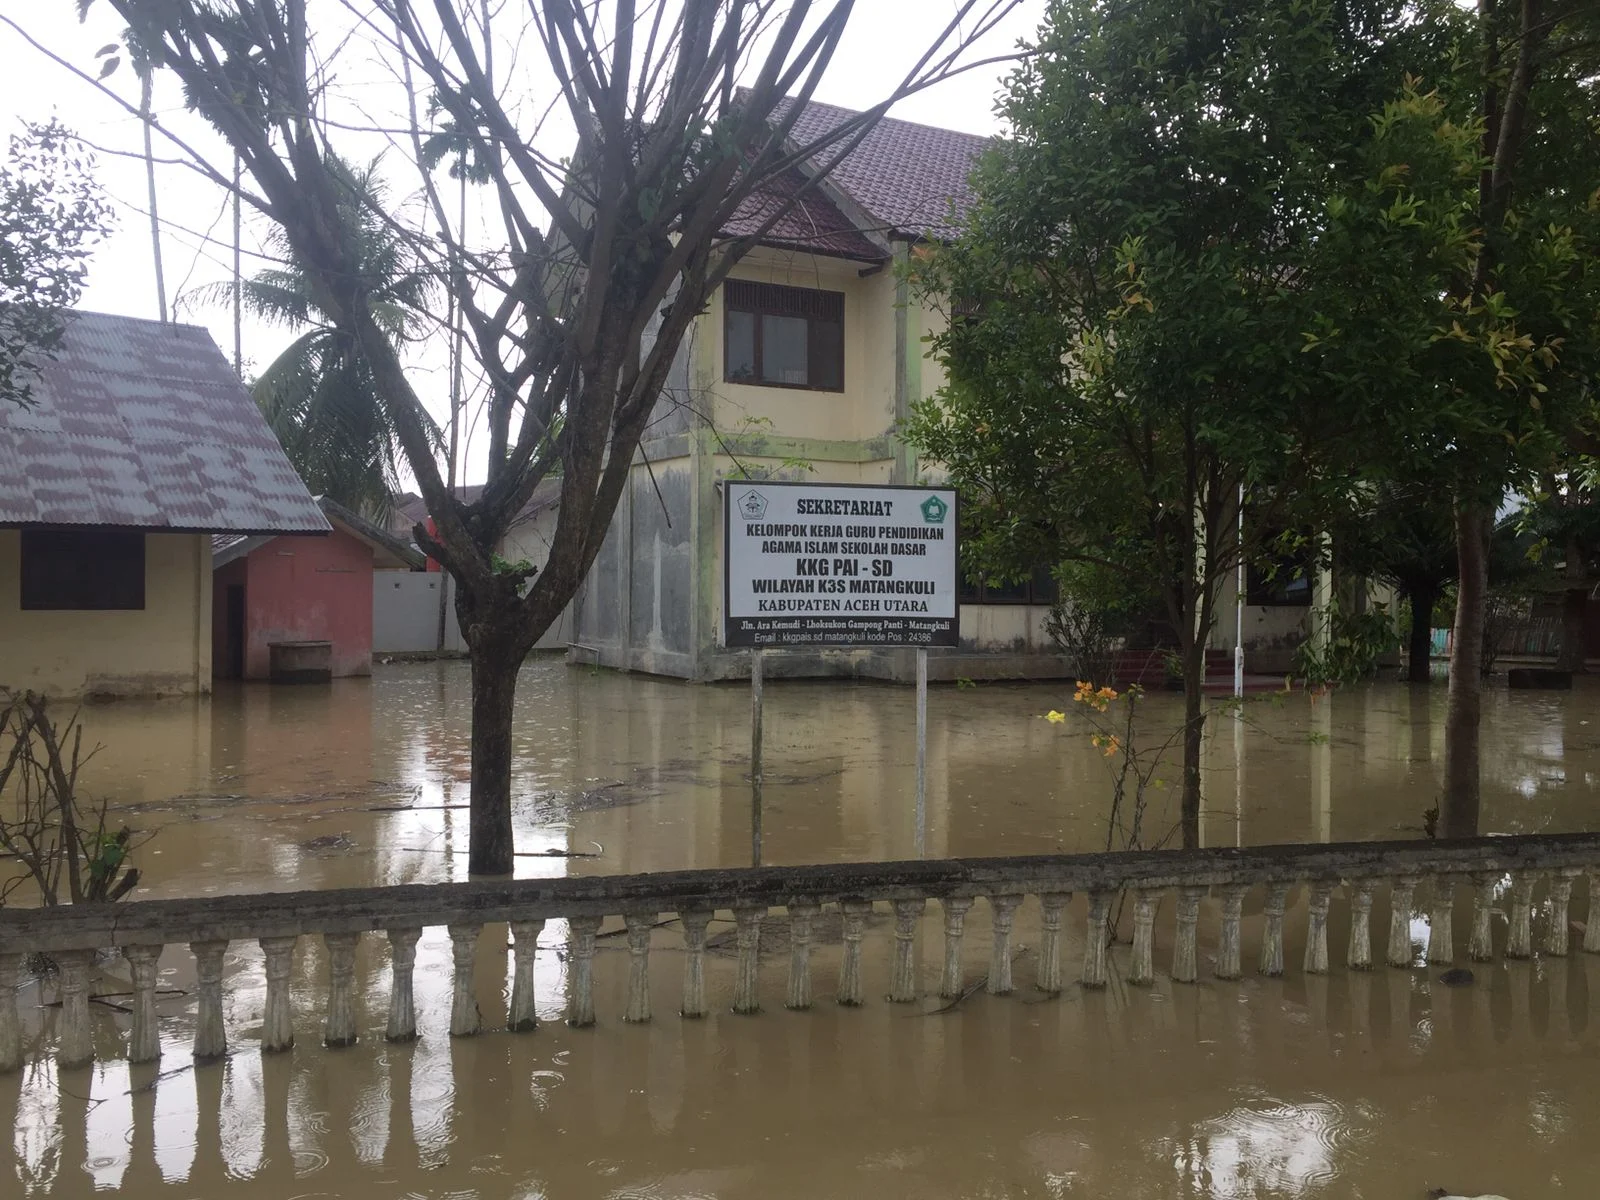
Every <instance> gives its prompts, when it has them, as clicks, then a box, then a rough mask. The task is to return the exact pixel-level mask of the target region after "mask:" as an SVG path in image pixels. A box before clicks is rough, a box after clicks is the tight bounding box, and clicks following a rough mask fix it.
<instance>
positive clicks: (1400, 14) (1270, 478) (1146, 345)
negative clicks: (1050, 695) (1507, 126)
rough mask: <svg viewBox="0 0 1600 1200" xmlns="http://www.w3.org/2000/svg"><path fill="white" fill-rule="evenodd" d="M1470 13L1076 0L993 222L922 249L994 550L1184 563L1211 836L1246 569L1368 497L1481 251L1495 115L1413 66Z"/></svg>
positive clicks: (986, 206) (1008, 160)
mask: <svg viewBox="0 0 1600 1200" xmlns="http://www.w3.org/2000/svg"><path fill="white" fill-rule="evenodd" d="M1454 28H1455V18H1454V16H1453V9H1451V6H1449V5H1443V6H1440V8H1439V9H1437V10H1435V11H1432V12H1431V15H1430V17H1429V19H1427V20H1422V19H1420V18H1419V13H1418V10H1417V7H1416V6H1415V5H1413V4H1410V3H1403V2H1399V0H1394V2H1390V0H1363V2H1357V3H1333V2H1331V0H1311V2H1309V3H1303V4H1297V5H1292V6H1291V5H1283V4H1279V3H1275V2H1274V0H1250V2H1245V3H1235V4H1227V5H1222V4H1217V3H1214V2H1211V0H1161V2H1158V3H1148V4H1137V5H1129V4H1120V3H1111V2H1107V0H1059V2H1058V3H1055V4H1053V5H1052V7H1051V9H1050V13H1049V17H1048V20H1047V23H1046V25H1045V27H1044V29H1043V31H1042V32H1041V35H1040V41H1039V44H1038V47H1037V53H1036V54H1035V55H1033V56H1032V57H1031V58H1030V59H1029V60H1028V61H1027V63H1026V65H1025V66H1023V67H1022V68H1020V69H1019V71H1018V72H1017V74H1016V76H1015V78H1014V79H1013V81H1012V84H1011V88H1010V91H1009V94H1008V95H1007V96H1006V97H1005V99H1004V101H1003V111H1004V113H1005V116H1006V117H1007V118H1008V119H1009V121H1010V124H1011V127H1012V130H1013V134H1012V137H1011V138H1010V139H1009V140H1008V141H1007V142H1006V143H1005V144H1004V145H1003V146H1001V147H1000V148H999V149H997V150H996V151H995V152H994V153H993V154H992V155H991V156H990V157H989V159H988V161H987V162H986V163H985V164H984V165H983V166H982V168H981V169H980V170H979V172H978V174H977V176H976V180H975V182H976V185H977V190H978V194H979V197H980V201H981V202H980V204H979V205H978V207H977V209H976V211H975V213H974V216H973V219H972V221H971V225H970V229H969V230H968V232H967V234H966V236H965V237H964V238H963V239H962V240H961V241H960V242H959V244H957V245H955V246H953V247H951V248H949V249H948V250H946V251H942V252H939V253H935V254H933V255H931V256H930V257H929V259H928V260H927V261H926V262H925V264H924V269H923V273H922V277H921V281H922V284H923V286H924V287H925V288H926V289H927V290H928V291H929V292H930V294H933V295H943V296H949V297H952V298H953V300H952V320H951V323H950V325H949V328H948V330H947V331H946V332H944V333H942V334H940V335H938V336H937V337H936V338H935V339H934V349H935V350H936V352H938V353H939V354H940V355H941V356H942V357H943V359H944V360H945V362H946V363H947V365H948V368H949V373H950V383H949V386H948V387H947V388H946V389H945V390H944V391H943V392H942V393H941V394H939V395H938V396H936V397H935V398H933V399H932V400H931V401H930V402H928V403H927V404H925V405H924V406H923V407H922V409H921V410H920V411H919V412H918V414H917V416H916V419H915V421H914V422H913V425H912V428H911V434H912V436H913V438H914V439H915V440H916V441H917V442H918V443H920V445H921V447H922V449H923V450H924V451H925V453H926V454H928V455H929V456H930V457H932V458H933V459H936V460H938V461H939V462H941V463H942V464H944V466H945V468H946V469H948V471H949V472H950V474H951V477H952V479H953V480H954V481H955V482H956V483H957V484H958V486H960V487H961V488H962V489H963V491H964V493H965V495H966V496H967V497H968V501H969V502H968V507H967V509H966V513H967V516H968V518H969V519H970V520H971V523H972V534H973V536H972V537H971V538H970V539H969V541H968V543H967V546H968V550H969V553H970V555H971V561H970V563H969V566H970V567H972V568H975V569H978V570H983V571H988V572H990V573H996V574H1011V575H1018V574H1021V573H1023V572H1025V571H1027V570H1029V569H1031V568H1032V567H1034V566H1035V565H1037V564H1038V563H1040V562H1055V561H1064V560H1065V561H1071V560H1078V561H1088V562H1098V563H1101V564H1103V565H1105V566H1107V567H1108V568H1110V569H1113V570H1117V571H1121V572H1123V573H1124V574H1126V575H1127V576H1128V577H1129V578H1130V579H1132V580H1136V581H1141V582H1143V581H1150V580H1154V581H1156V582H1157V583H1158V585H1159V586H1160V587H1161V588H1162V589H1163V591H1164V594H1165V598H1166V603H1167V608H1168V612H1169V615H1170V618H1171V620H1172V624H1173V626H1174V627H1175V628H1176V630H1177V633H1178V643H1179V649H1180V652H1181V655H1182V660H1183V677H1184V688H1185V696H1186V727H1185V737H1184V786H1183V798H1182V821H1183V833H1184V841H1185V844H1187V845H1195V844H1197V841H1198V838H1199V815H1200V799H1201V797H1200V750H1201V737H1202V730H1203V724H1204V707H1203V696H1202V685H1203V682H1204V652H1205V645H1206V639H1207V636H1208V634H1209V632H1210V630H1211V628H1212V626H1213V623H1214V621H1215V618H1216V615H1217V614H1216V603H1217V595H1218V591H1219V589H1220V587H1221V585H1222V583H1223V581H1224V580H1225V579H1226V578H1227V577H1228V576H1229V574H1230V573H1231V572H1232V571H1233V569H1234V568H1235V566H1236V565H1237V563H1238V561H1239V556H1240V555H1241V554H1243V555H1249V556H1254V555H1255V554H1257V553H1258V552H1259V551H1260V550H1261V548H1262V545H1263V542H1264V539H1266V538H1269V537H1271V536H1272V535H1274V534H1277V533H1281V532H1282V531H1284V530H1286V529H1295V528H1300V527H1304V526H1307V525H1310V526H1312V527H1315V525H1316V523H1317V522H1319V521H1320V520H1322V519H1323V518H1324V517H1325V515H1326V513H1327V512H1328V511H1330V508H1331V507H1332V506H1334V505H1335V504H1336V503H1342V497H1343V496H1344V495H1345V493H1346V492H1347V491H1348V490H1349V488H1350V487H1351V481H1352V479H1353V477H1354V469H1353V468H1354V465H1355V464H1354V458H1355V452H1356V451H1359V450H1360V449H1361V448H1362V447H1364V446H1365V445H1366V442H1367V439H1368V438H1369V437H1370V436H1371V434H1372V431H1373V429H1374V428H1375V426H1376V424H1377V423H1378V422H1379V421H1380V420H1381V418H1382V415H1383V413H1384V412H1385V411H1386V409H1388V408H1389V407H1390V406H1392V405H1395V404H1397V403H1400V404H1415V403H1416V402H1417V399H1416V396H1415V394H1414V393H1415V391H1416V388H1415V387H1414V386H1413V385H1415V384H1416V382H1417V379H1418V368H1417V366H1416V362H1417V361H1418V360H1419V359H1421V358H1422V357H1423V356H1425V355H1426V353H1427V352H1428V350H1429V348H1430V346H1431V345H1432V339H1433V337H1434V335H1435V333H1436V329H1437V326H1436V325H1435V324H1434V323H1433V321H1432V318H1433V317H1435V316H1436V313H1435V311H1434V310H1435V309H1436V307H1437V298H1436V296H1433V295H1430V294H1429V291H1428V289H1429V288H1430V287H1433V286H1434V280H1435V279H1436V278H1437V276H1438V275H1439V273H1440V271H1441V270H1445V269H1452V268H1453V269H1460V268H1462V267H1463V266H1464V265H1465V264H1467V263H1469V262H1470V259H1471V238H1470V235H1469V232H1468V229H1467V227H1466V226H1465V223H1464V221H1463V217H1464V215H1465V213H1464V210H1463V208H1462V198H1461V195H1460V190H1459V186H1453V185H1454V184H1455V182H1456V181H1458V180H1459V179H1461V178H1463V177H1469V176H1470V173H1471V169H1472V152H1473V150H1474V149H1475V142H1474V139H1473V136H1472V134H1471V131H1470V130H1463V129H1460V128H1458V127H1457V126H1455V125H1453V124H1452V123H1451V122H1450V121H1449V120H1448V118H1447V113H1446V111H1445V106H1444V104H1443V102H1442V101H1441V100H1440V99H1439V98H1438V97H1437V96H1436V95H1434V94H1432V93H1431V92H1428V91H1425V90H1423V88H1422V86H1419V85H1417V84H1415V83H1409V82H1408V76H1409V75H1411V74H1412V73H1415V72H1417V71H1418V70H1419V67H1421V66H1436V65H1438V64H1442V63H1443V62H1444V61H1446V58H1447V50H1448V47H1449V40H1450V36H1451V34H1452V31H1453V29H1454ZM1414 174H1420V175H1423V176H1424V177H1425V178H1426V179H1427V180H1429V184H1428V186H1427V187H1425V188H1419V187H1417V186H1416V185H1415V184H1414V182H1413V175H1414ZM1374 263H1381V264H1383V270H1381V271H1379V272H1376V273H1375V272H1373V271H1372V270H1371V266H1372V264H1374ZM1241 493H1244V494H1246V495H1247V496H1248V503H1249V505H1250V508H1251V513H1252V519H1251V520H1250V522H1249V523H1248V526H1249V528H1250V529H1251V530H1252V531H1253V533H1252V538H1253V542H1252V541H1246V542H1245V543H1244V544H1241V542H1240V539H1239V537H1238V534H1237V528H1238V517H1239V505H1240V497H1241Z"/></svg>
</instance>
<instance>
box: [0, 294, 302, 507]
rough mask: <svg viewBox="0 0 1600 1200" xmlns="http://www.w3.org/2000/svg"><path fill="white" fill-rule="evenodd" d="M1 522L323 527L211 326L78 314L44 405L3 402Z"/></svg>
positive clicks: (36, 397) (36, 390)
mask: <svg viewBox="0 0 1600 1200" xmlns="http://www.w3.org/2000/svg"><path fill="white" fill-rule="evenodd" d="M0 525H101V526H116V527H121V528H128V529H170V530H187V531H193V532H216V533H222V532H227V533H234V534H240V533H325V532H327V530H328V522H327V521H326V520H325V519H324V518H323V515H322V512H321V510H320V509H318V508H317V506H316V504H315V502H313V500H312V499H311V494H310V493H309V492H307V491H306V486H305V484H304V483H302V482H301V480H300V476H299V475H297V474H296V473H295V470H294V468H293V467H292V466H290V465H289V460H288V458H287V457H285V456H284V453H283V449H282V447H280V446H279V445H278V440H277V439H276V438H275V437H273V435H272V431H271V430H270V429H268V428H267V423H266V420H265V419H264V418H263V417H262V415H261V411H260V410H259V409H258V408H257V407H256V405H255V401H253V400H252V399H251V398H250V393H249V392H247V391H246V390H245V388H244V385H243V384H241V383H240V382H239V380H238V378H237V377H236V376H235V375H234V374H233V371H232V369H231V368H230V367H229V366H228V362H227V359H225V358H224V357H223V356H222V351H220V350H219V349H217V345H216V343H215V342H213V341H212V340H211V335H210V334H208V333H207V332H206V331H205V330H203V329H200V328H198V327H196V326H193V325H162V324H159V323H158V322H155V321H141V320H136V319H134V318H131V317H114V316H108V315H105V314H103V313H84V312H75V313H72V314H70V315H69V320H68V325H67V330H66V334H65V336H64V338H63V339H62V343H61V346H60V348H59V350H58V352H57V355H56V359H55V361H53V362H51V363H48V364H47V365H46V366H45V368H44V369H43V371H42V372H41V373H40V377H39V379H38V380H37V382H35V383H34V385H33V404H32V406H31V407H29V408H21V407H18V406H16V405H12V404H0Z"/></svg>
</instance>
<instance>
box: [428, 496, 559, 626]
mask: <svg viewBox="0 0 1600 1200" xmlns="http://www.w3.org/2000/svg"><path fill="white" fill-rule="evenodd" d="M559 514H560V509H559V508H557V507H556V506H555V505H553V504H552V505H549V506H548V507H545V508H541V509H539V510H538V511H537V512H535V513H533V514H531V515H530V516H525V517H521V518H519V519H518V520H517V521H516V522H515V523H513V524H512V526H511V528H510V529H508V530H506V535H505V537H503V538H501V539H500V557H502V558H504V559H505V560H506V561H507V562H520V561H523V560H526V561H528V562H530V563H532V564H533V565H534V566H536V567H541V568H542V567H543V566H544V564H545V563H546V562H548V561H549V558H550V540H551V539H552V538H553V537H555V532H556V518H557V516H558V515H559ZM451 586H454V585H453V584H452V585H451ZM572 638H573V625H572V606H571V605H568V606H567V607H566V608H564V609H562V610H561V615H560V616H559V617H557V618H556V619H555V620H554V621H552V622H551V623H550V628H548V629H546V630H545V631H544V632H543V633H542V634H540V635H539V640H538V641H537V642H535V643H534V644H533V648H534V649H535V650H565V649H566V647H567V643H568V642H570V641H571V640H572Z"/></svg>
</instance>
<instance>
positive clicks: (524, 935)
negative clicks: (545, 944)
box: [506, 920, 544, 1033]
mask: <svg viewBox="0 0 1600 1200" xmlns="http://www.w3.org/2000/svg"><path fill="white" fill-rule="evenodd" d="M543 932H544V922H543V921H541V920H535V921H512V922H511V937H512V943H511V954H512V966H511V1008H510V1011H509V1012H507V1014H506V1028H507V1029H509V1030H510V1031H511V1032H512V1033H527V1032H529V1031H530V1030H533V1029H537V1028H538V1026H539V1010H538V994H537V992H536V991H535V990H534V964H535V962H536V960H537V959H538V955H539V935H540V934H541V933H543Z"/></svg>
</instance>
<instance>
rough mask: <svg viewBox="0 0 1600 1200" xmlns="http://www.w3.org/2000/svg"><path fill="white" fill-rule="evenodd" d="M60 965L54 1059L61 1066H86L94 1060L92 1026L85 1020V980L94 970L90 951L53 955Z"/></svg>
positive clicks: (86, 990) (92, 956)
mask: <svg viewBox="0 0 1600 1200" xmlns="http://www.w3.org/2000/svg"><path fill="white" fill-rule="evenodd" d="M55 959H56V965H57V966H58V967H60V969H61V972H60V987H61V1020H60V1023H59V1024H58V1025H57V1027H56V1033H57V1036H58V1038H59V1045H58V1047H57V1049H56V1062H57V1063H58V1064H59V1065H60V1066H62V1067H64V1068H70V1067H86V1066H88V1065H89V1064H90V1063H92V1062H94V1027H93V1026H92V1025H91V1024H90V1021H89V980H90V978H91V976H92V975H93V973H94V951H92V950H68V951H64V952H63V953H60V954H57V955H56V956H55Z"/></svg>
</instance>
